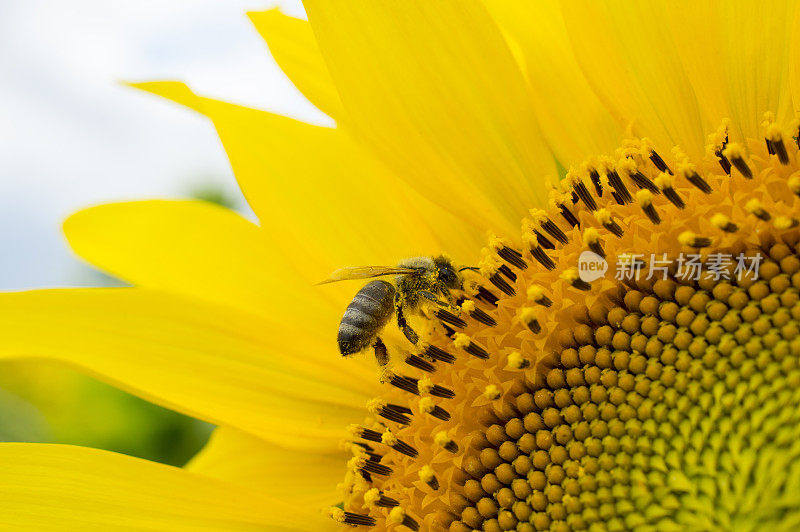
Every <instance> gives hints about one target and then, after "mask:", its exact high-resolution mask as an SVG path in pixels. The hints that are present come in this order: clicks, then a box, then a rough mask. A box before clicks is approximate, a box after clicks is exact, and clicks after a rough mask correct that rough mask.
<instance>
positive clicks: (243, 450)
mask: <svg viewBox="0 0 800 532" xmlns="http://www.w3.org/2000/svg"><path fill="white" fill-rule="evenodd" d="M346 462H347V454H346V453H344V452H343V451H339V452H334V453H331V454H323V453H305V452H300V451H297V450H290V449H285V448H282V447H278V446H275V445H272V444H269V443H267V442H265V441H264V440H262V439H260V438H256V437H254V436H251V435H249V434H246V433H244V432H241V431H239V430H236V429H231V428H228V427H220V428H218V429H217V430H215V431H214V434H212V436H211V439H210V440H209V442H208V444H206V446H205V447H204V448H203V450H202V451H200V453H199V454H198V455H197V456H195V457H194V458H193V459H192V460H191V462H189V463H188V464H187V465H186V468H187V469H188V470H189V471H193V472H195V473H199V474H202V475H207V476H210V477H213V478H216V479H220V480H225V481H228V482H232V483H236V484H239V485H241V486H245V487H247V488H248V489H250V490H254V491H260V492H263V493H265V494H267V495H269V496H271V497H276V498H282V499H285V500H288V501H291V502H294V503H296V504H297V505H298V506H301V507H304V508H313V509H315V510H316V509H318V508H326V507H330V506H333V505H335V504H338V503H339V502H341V498H342V497H341V495H340V494H338V493H337V490H336V485H337V484H339V483H340V482H342V479H343V478H344V475H345V471H346V469H347V468H346V466H345V464H346Z"/></svg>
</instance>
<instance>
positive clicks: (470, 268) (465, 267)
mask: <svg viewBox="0 0 800 532" xmlns="http://www.w3.org/2000/svg"><path fill="white" fill-rule="evenodd" d="M464 270H472V271H473V272H479V271H481V269H480V268H478V267H477V266H464V267H463V268H459V269H458V271H460V272H463V271H464Z"/></svg>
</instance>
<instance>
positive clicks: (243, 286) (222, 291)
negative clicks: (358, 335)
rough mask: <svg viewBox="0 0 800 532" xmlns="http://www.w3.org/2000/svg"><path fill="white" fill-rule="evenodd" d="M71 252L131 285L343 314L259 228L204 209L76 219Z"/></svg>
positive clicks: (253, 305)
mask: <svg viewBox="0 0 800 532" xmlns="http://www.w3.org/2000/svg"><path fill="white" fill-rule="evenodd" d="M64 233H65V234H66V236H67V240H68V241H69V243H70V245H71V246H72V249H73V250H75V252H76V253H77V254H78V255H80V256H81V257H83V258H84V259H86V260H87V261H89V262H91V263H92V264H94V265H95V266H97V267H99V268H101V269H102V270H104V271H106V272H108V273H110V274H112V275H115V276H116V277H119V278H120V279H124V280H125V281H128V282H130V283H132V284H135V285H138V286H144V287H147V288H154V289H159V290H164V291H169V292H175V293H178V294H187V295H191V296H195V297H200V298H203V299H208V300H211V301H215V302H219V303H224V304H228V305H233V306H236V307H240V308H243V309H246V310H248V311H250V312H254V313H256V314H259V315H273V316H277V315H278V314H281V315H283V316H286V315H287V313H288V314H289V316H292V317H294V318H295V319H302V314H301V313H304V314H306V315H319V314H320V313H328V312H331V313H333V314H335V315H336V316H338V315H339V314H340V310H341V309H339V308H337V307H335V306H333V305H325V304H324V303H325V299H324V298H325V296H326V294H327V293H326V292H325V291H324V290H321V289H320V288H318V287H315V286H313V285H312V284H311V283H309V282H306V281H302V280H300V279H299V278H297V277H296V276H293V275H291V274H290V273H291V271H292V270H291V268H290V266H291V262H289V261H287V260H286V257H285V256H284V255H283V254H281V253H280V252H279V251H278V250H277V249H275V247H274V246H272V245H271V243H270V241H269V240H268V239H267V238H265V235H264V233H263V232H262V231H261V230H260V229H259V227H258V226H256V225H254V224H253V223H251V222H250V221H248V220H246V219H244V218H243V217H241V216H240V215H238V214H236V213H235V212H233V211H230V210H228V209H225V208H222V207H218V206H216V205H213V204H210V203H205V202H201V201H161V200H155V201H136V202H126V203H112V204H106V205H100V206H97V207H91V208H89V209H85V210H83V211H80V212H78V213H76V214H74V215H72V216H70V217H69V218H68V219H67V220H66V221H65V222H64Z"/></svg>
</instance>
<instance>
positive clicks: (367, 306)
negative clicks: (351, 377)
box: [338, 281, 395, 356]
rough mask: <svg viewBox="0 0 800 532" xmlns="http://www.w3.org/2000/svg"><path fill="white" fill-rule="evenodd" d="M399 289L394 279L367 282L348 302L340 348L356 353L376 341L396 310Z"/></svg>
mask: <svg viewBox="0 0 800 532" xmlns="http://www.w3.org/2000/svg"><path fill="white" fill-rule="evenodd" d="M394 296H395V289H394V286H393V285H392V283H389V282H386V281H372V282H369V283H367V284H365V285H364V286H363V287H362V288H361V290H359V291H358V293H357V294H356V295H355V297H354V298H353V301H351V302H350V304H349V305H347V310H345V311H344V316H343V317H342V322H341V323H340V324H339V337H338V341H339V352H341V354H342V355H344V356H346V355H352V354H353V353H358V352H359V351H361V350H363V349H365V348H367V347H368V346H370V345H371V344H372V343H373V340H374V339H375V337H376V336H377V335H378V333H379V332H380V331H381V330H382V329H383V327H384V326H385V325H386V323H387V322H388V321H389V319H390V318H391V317H392V313H393V312H394Z"/></svg>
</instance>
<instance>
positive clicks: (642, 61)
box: [562, 0, 719, 156]
mask: <svg viewBox="0 0 800 532" xmlns="http://www.w3.org/2000/svg"><path fill="white" fill-rule="evenodd" d="M659 5H660V4H658V3H657V2H655V3H654V2H622V1H617V2H614V1H612V2H595V1H593V0H583V1H580V0H579V1H576V2H562V9H563V13H564V21H565V23H566V27H567V31H568V32H569V34H570V37H571V38H572V43H573V47H574V53H575V56H576V58H577V60H578V62H579V63H580V65H581V67H582V68H583V70H584V72H585V73H586V77H587V79H588V80H589V82H590V83H591V84H592V86H593V87H594V89H595V92H596V93H597V95H598V96H599V97H600V99H601V100H602V101H603V102H604V103H605V105H606V106H607V107H608V108H609V109H611V110H612V112H613V113H614V114H615V116H616V117H617V119H618V120H620V122H621V123H622V124H623V125H627V124H629V123H632V124H633V132H634V134H637V135H643V136H647V137H650V138H651V139H652V140H653V141H654V142H655V143H656V146H657V147H659V148H660V149H662V150H665V151H668V150H669V149H671V148H672V146H675V145H680V146H682V147H683V149H684V150H685V151H686V152H687V153H688V154H689V155H692V156H702V155H703V152H704V147H705V142H706V139H705V136H706V134H707V132H708V131H709V127H711V126H709V125H708V124H707V123H706V122H705V121H704V118H705V117H704V115H703V112H702V110H701V109H700V107H699V105H698V102H697V99H696V97H695V93H694V90H693V88H692V84H691V80H690V79H689V76H688V75H687V73H686V71H685V70H684V68H683V65H682V63H681V60H680V57H679V56H678V54H677V53H675V45H674V44H673V37H672V34H671V29H670V28H669V27H668V26H667V25H665V24H664V23H663V20H662V19H661V18H660V17H659V16H658V13H659V7H658V6H659ZM698 38H701V36H698ZM718 125H719V124H716V125H715V126H713V127H717V126H718Z"/></svg>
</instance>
